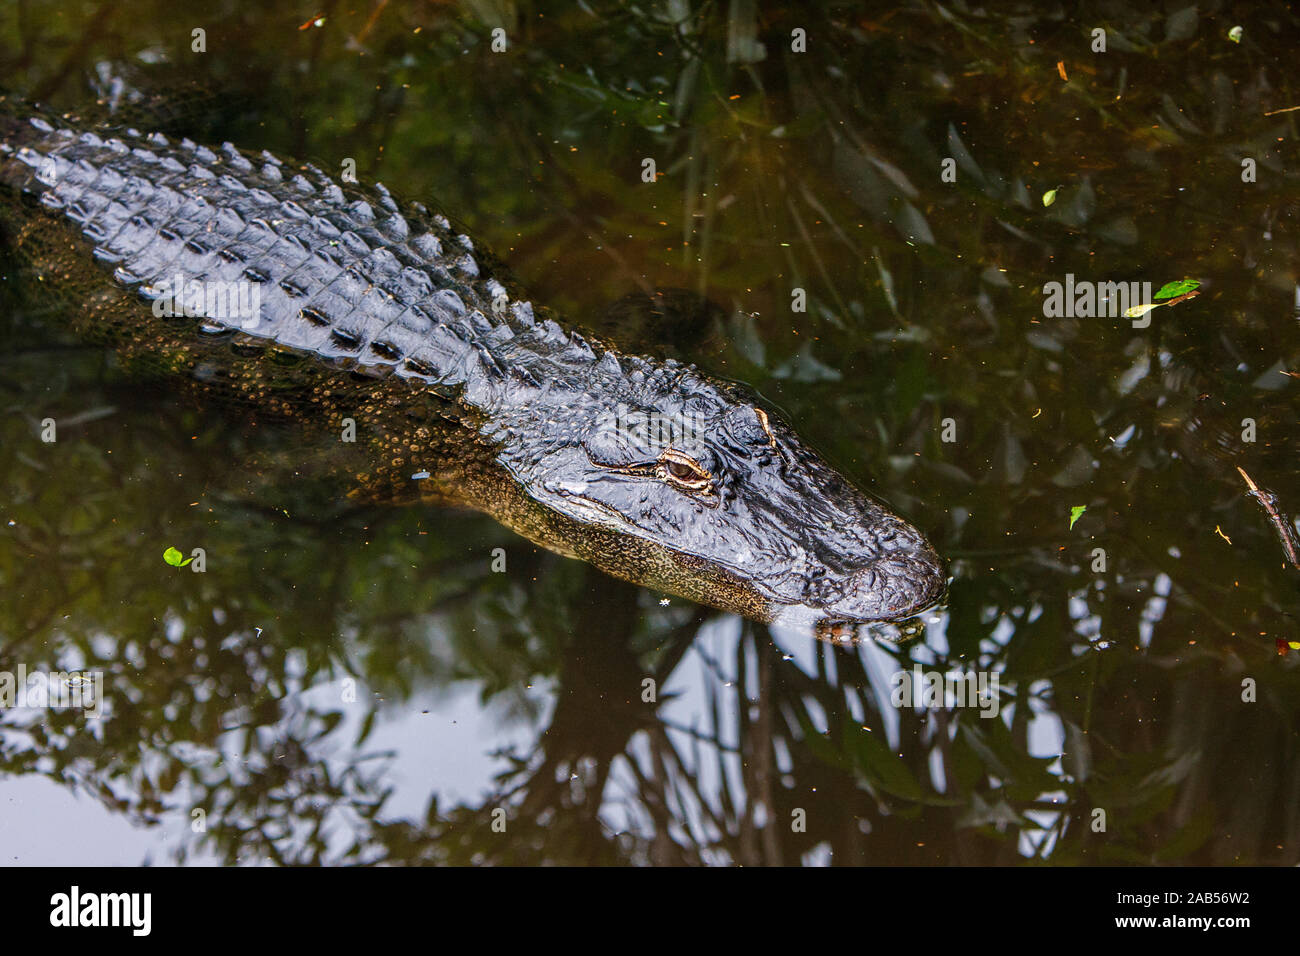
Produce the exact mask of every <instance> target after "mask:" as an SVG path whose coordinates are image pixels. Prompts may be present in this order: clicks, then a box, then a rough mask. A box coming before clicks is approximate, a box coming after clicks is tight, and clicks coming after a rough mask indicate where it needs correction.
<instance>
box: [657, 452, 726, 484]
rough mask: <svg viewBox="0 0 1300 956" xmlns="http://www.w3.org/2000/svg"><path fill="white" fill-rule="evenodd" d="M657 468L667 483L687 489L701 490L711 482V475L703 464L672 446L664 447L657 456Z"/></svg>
mask: <svg viewBox="0 0 1300 956" xmlns="http://www.w3.org/2000/svg"><path fill="white" fill-rule="evenodd" d="M659 469H660V474H661V476H662V477H663V478H665V479H666V480H667V481H668V482H669V483H671V484H673V485H676V486H677V487H678V488H683V489H685V490H687V491H703V490H704V489H706V488H708V487H709V486H710V485H711V484H712V483H713V477H712V476H711V475H710V474H709V473H708V472H707V471H705V470H704V466H702V465H701V464H700V463H699V462H698V461H696V460H695V459H694V458H692V457H691V456H690V455H687V454H685V453H683V452H680V451H677V450H676V449H674V448H669V449H666V450H665V451H664V453H663V454H662V455H660V456H659Z"/></svg>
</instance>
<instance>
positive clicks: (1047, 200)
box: [1043, 189, 1056, 206]
mask: <svg viewBox="0 0 1300 956" xmlns="http://www.w3.org/2000/svg"><path fill="white" fill-rule="evenodd" d="M1054 202H1056V190H1055V189H1049V190H1048V191H1047V192H1045V193H1043V205H1044V206H1050V205H1051V204H1052V203H1054Z"/></svg>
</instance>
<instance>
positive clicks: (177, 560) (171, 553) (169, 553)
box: [163, 548, 194, 568]
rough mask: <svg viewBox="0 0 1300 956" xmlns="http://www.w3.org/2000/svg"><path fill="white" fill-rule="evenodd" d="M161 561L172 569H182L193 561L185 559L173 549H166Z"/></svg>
mask: <svg viewBox="0 0 1300 956" xmlns="http://www.w3.org/2000/svg"><path fill="white" fill-rule="evenodd" d="M163 560H164V561H166V562H167V563H168V564H170V565H171V566H172V567H173V568H183V567H185V565H187V564H189V563H190V562H191V561H193V560H194V559H193V558H187V557H185V555H183V554H181V553H180V552H179V551H177V550H176V549H175V548H168V549H167V550H166V551H164V552H163Z"/></svg>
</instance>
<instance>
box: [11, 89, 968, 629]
mask: <svg viewBox="0 0 1300 956" xmlns="http://www.w3.org/2000/svg"><path fill="white" fill-rule="evenodd" d="M0 198H2V199H3V201H0V209H2V210H3V212H2V213H0V215H3V218H4V222H5V226H6V234H7V237H8V240H9V242H10V243H11V245H12V246H13V248H14V249H16V251H17V253H18V255H19V257H20V259H21V261H23V262H24V263H25V265H26V267H27V269H29V270H30V271H33V272H35V273H36V274H37V277H38V279H40V280H41V281H43V283H44V286H43V288H45V289H48V290H49V291H50V294H52V295H55V296H61V297H62V298H63V299H65V300H68V306H69V307H68V308H67V309H65V310H64V311H65V312H66V313H67V315H68V322H69V323H70V324H71V325H72V326H73V327H74V328H75V329H76V331H77V332H78V333H79V334H81V335H83V336H88V337H91V338H93V339H97V340H100V341H105V342H107V343H110V344H111V345H112V347H113V348H115V349H116V350H117V351H118V352H119V353H120V354H121V356H122V357H123V360H124V361H125V362H127V363H128V364H145V365H147V366H148V367H149V368H151V369H153V370H158V369H161V370H164V371H166V372H168V373H171V374H175V375H177V376H181V377H182V378H183V380H184V381H186V382H188V383H189V384H190V385H191V386H193V387H194V388H197V389H199V390H200V391H203V392H205V393H207V394H209V395H214V396H217V397H218V398H221V399H224V400H234V401H238V402H239V403H241V404H243V405H246V406H253V407H255V408H256V409H258V410H259V411H260V412H263V413H265V414H267V415H270V416H274V417H276V418H280V419H288V420H290V421H293V422H297V423H299V424H301V425H302V426H304V427H312V428H316V429H319V430H320V435H321V436H324V437H325V440H331V441H336V440H337V439H336V438H330V437H329V436H331V434H332V435H333V436H337V435H338V434H339V433H340V430H341V429H342V428H343V427H344V425H345V424H346V420H347V419H351V420H353V421H354V422H355V423H356V430H357V435H358V443H357V445H356V446H355V450H354V451H353V450H350V453H351V454H352V458H351V459H350V460H349V464H348V467H349V468H351V469H352V477H353V479H354V480H355V483H356V485H357V487H359V488H364V489H365V490H366V492H367V493H369V494H373V495H379V496H383V497H385V498H389V499H392V500H400V501H411V500H418V499H438V500H453V501H457V502H461V503H464V504H468V505H471V506H473V507H475V508H478V509H480V510H482V511H485V512H487V513H488V514H491V515H492V516H494V517H495V518H496V519H497V520H499V521H501V522H502V523H503V524H505V525H507V526H508V527H510V528H513V529H515V530H516V531H518V532H519V533H521V534H523V535H524V536H526V537H528V538H529V539H531V540H532V541H534V542H536V543H538V544H540V545H542V546H544V547H547V548H550V549H552V550H555V551H558V552H560V553H562V554H566V555H569V556H571V557H576V558H580V559H583V560H586V561H590V562H591V563H593V564H595V565H596V566H597V567H599V568H601V569H602V570H604V571H606V572H608V573H610V574H613V575H616V576H618V577H621V578H625V579H627V580H630V581H634V582H636V583H639V584H643V585H646V586H649V587H654V588H658V589H661V590H664V591H668V592H671V593H675V594H679V595H682V596H684V597H687V598H690V599H692V600H695V601H699V602H702V603H705V604H709V605H712V606H714V607H718V608H722V609H725V610H729V611H734V612H736V613H739V614H743V615H746V616H748V617H751V618H754V619H756V620H761V621H769V622H770V621H781V622H815V621H826V620H831V621H848V622H853V621H874V620H894V619H900V618H903V617H907V616H910V615H912V614H914V613H916V612H917V611H919V610H922V609H924V608H925V607H927V606H929V605H931V604H933V603H934V602H935V601H936V600H938V598H939V597H940V596H941V594H942V592H943V589H944V583H945V576H944V569H943V565H942V563H941V562H940V560H939V558H938V557H937V556H936V555H935V553H934V551H933V550H932V549H931V548H930V546H929V544H928V543H927V542H926V541H925V539H924V538H923V537H922V536H921V535H920V533H918V532H917V531H916V530H915V529H913V528H912V527H911V526H910V525H908V524H907V523H906V522H904V521H902V520H901V519H900V518H898V517H896V516H894V515H893V514H891V513H890V512H888V511H887V510H885V509H884V508H883V507H881V506H880V505H879V504H878V503H876V502H875V501H873V500H872V499H870V498H869V497H867V496H866V495H864V494H863V493H861V492H860V491H858V490H857V489H855V488H854V487H852V486H851V485H850V484H849V483H848V482H847V481H845V480H844V479H843V478H841V477H840V476H839V475H838V474H837V473H836V472H835V471H834V470H833V469H831V468H830V467H829V466H828V465H827V464H826V463H825V462H824V461H822V459H821V458H819V457H818V456H817V455H816V454H815V453H814V452H813V451H812V450H811V449H809V448H808V447H807V446H805V445H804V444H803V443H801V442H800V440H799V439H798V437H797V436H796V435H795V434H794V432H793V431H792V430H791V429H790V428H789V427H788V426H787V425H786V424H784V423H783V422H782V421H781V420H780V419H779V418H778V417H777V416H776V415H775V414H774V413H773V412H771V411H769V410H766V409H764V408H763V407H762V406H761V405H760V404H759V403H758V402H757V401H756V399H755V397H754V396H753V395H751V394H749V393H748V391H747V390H746V389H744V388H743V387H741V386H738V385H736V384H733V383H728V382H722V381H719V380H716V379H712V378H710V377H708V376H706V375H704V374H702V373H700V372H699V371H698V370H696V369H695V368H694V367H693V366H688V365H683V364H681V363H678V362H675V361H671V360H668V361H658V360H654V359H650V358H646V357H642V356H636V355H627V354H620V353H619V352H617V351H616V350H614V349H613V348H611V347H609V346H607V345H605V344H602V343H600V342H597V341H595V340H591V339H584V338H583V337H582V336H580V335H578V334H577V333H571V332H567V331H566V330H565V329H564V328H562V327H561V326H560V325H559V324H557V323H556V322H555V321H554V320H553V319H551V318H549V317H547V316H546V314H545V313H544V312H543V311H542V310H538V309H534V308H533V306H532V305H531V303H529V302H528V301H527V300H526V299H524V298H523V297H522V296H521V295H520V294H519V293H518V292H517V291H516V290H514V289H513V288H512V287H511V286H510V285H509V284H508V283H507V282H506V281H504V280H502V279H501V278H499V277H495V276H494V275H493V273H494V272H498V271H499V269H498V267H497V266H496V265H495V264H494V261H493V260H492V259H491V257H490V256H488V255H486V254H485V253H483V252H482V251H481V250H479V249H478V248H477V247H476V245H475V244H474V243H473V242H472V241H471V240H470V239H469V238H468V237H467V236H464V235H461V234H458V233H457V231H456V230H454V229H453V228H452V227H451V225H450V223H449V222H448V221H447V220H446V219H445V218H443V217H442V216H439V215H436V214H433V213H430V212H429V211H428V210H426V209H425V208H424V207H423V206H421V205H419V204H417V203H409V204H406V203H398V202H396V201H395V200H394V199H393V198H392V197H391V196H390V195H389V193H388V191H387V190H385V189H384V188H383V187H382V186H381V185H379V184H375V185H373V186H370V187H356V186H350V185H346V184H339V183H336V182H334V181H333V180H331V179H330V178H329V177H328V176H327V175H326V174H325V173H324V172H322V171H321V170H319V169H317V168H316V167H314V166H311V165H309V164H293V163H289V162H287V161H284V160H281V159H278V158H276V157H274V156H272V155H270V154H269V153H261V154H253V153H248V152H244V151H242V150H238V149H236V148H235V147H234V146H231V145H230V144H226V145H224V146H222V147H220V148H217V149H208V148H205V147H202V146H199V145H196V144H194V143H192V142H190V141H188V140H181V141H179V142H173V141H170V140H168V139H167V138H165V137H163V136H161V135H160V134H152V135H147V136H146V135H142V134H140V133H138V132H136V131H134V130H126V129H120V128H119V129H109V128H103V127H99V128H93V129H92V128H87V127H85V126H83V125H81V124H79V123H78V122H77V121H75V120H69V119H62V118H58V117H54V116H50V115H47V114H43V113H41V112H39V111H37V110H34V109H32V108H30V107H28V106H26V105H25V104H23V103H21V102H18V101H15V100H13V99H6V98H3V97H0ZM174 277H179V278H180V279H181V288H182V290H184V289H186V288H189V287H190V286H189V284H190V283H191V282H194V281H197V282H199V283H201V284H206V285H202V286H200V287H201V288H209V287H211V285H212V283H214V282H243V283H246V284H247V285H245V289H252V288H253V287H254V284H255V286H256V290H257V292H258V293H259V294H260V311H259V312H258V313H257V315H256V316H254V317H245V318H240V317H232V316H230V315H229V314H228V313H226V312H223V311H222V305H223V304H222V303H221V302H210V303H206V304H205V305H204V306H203V308H201V309H199V310H198V311H199V312H200V313H201V314H200V315H199V316H197V317H186V316H177V317H170V316H166V315H159V314H157V312H158V311H159V310H158V309H156V308H155V307H154V306H155V305H156V304H157V303H156V300H158V299H159V298H160V297H162V298H164V301H166V298H165V296H166V293H167V292H168V291H170V290H171V289H172V288H173V287H175V285H176V283H175V281H174ZM642 416H650V417H651V418H650V420H653V421H655V422H659V423H662V424H663V426H664V427H665V429H666V431H667V433H666V434H659V433H649V434H647V432H646V431H645V430H644V429H642V430H638V428H637V425H638V423H639V422H644V421H646V420H647V419H646V418H644V417H642ZM656 436H657V437H656ZM357 456H359V457H357Z"/></svg>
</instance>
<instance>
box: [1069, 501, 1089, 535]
mask: <svg viewBox="0 0 1300 956" xmlns="http://www.w3.org/2000/svg"><path fill="white" fill-rule="evenodd" d="M1087 510H1088V506H1087V505H1075V506H1074V507H1073V508H1071V509H1070V529H1071V530H1073V529H1074V523H1075V522H1076V521H1078V520H1079V519H1080V518H1081V517H1083V513H1084V512H1085V511H1087Z"/></svg>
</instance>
